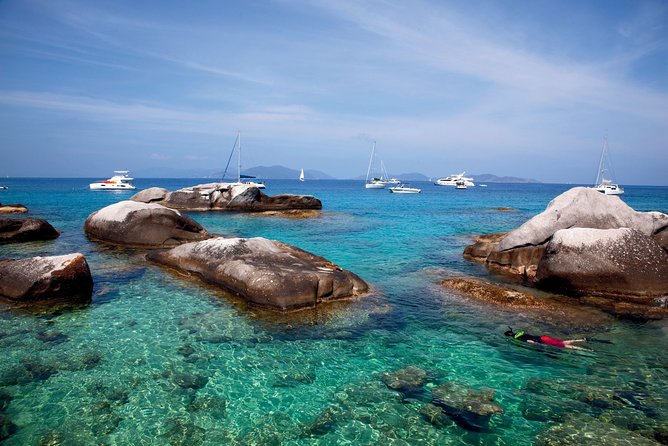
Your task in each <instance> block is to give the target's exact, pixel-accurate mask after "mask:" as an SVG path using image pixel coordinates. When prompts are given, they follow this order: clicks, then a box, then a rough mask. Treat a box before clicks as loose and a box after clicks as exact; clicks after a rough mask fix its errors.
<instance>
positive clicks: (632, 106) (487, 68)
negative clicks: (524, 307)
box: [0, 0, 668, 185]
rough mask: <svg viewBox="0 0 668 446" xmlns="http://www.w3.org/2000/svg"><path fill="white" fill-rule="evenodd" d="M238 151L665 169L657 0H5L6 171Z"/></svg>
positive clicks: (586, 175)
mask: <svg viewBox="0 0 668 446" xmlns="http://www.w3.org/2000/svg"><path fill="white" fill-rule="evenodd" d="M237 132H241V138H242V150H243V151H242V164H243V166H245V167H253V166H259V165H263V166H270V165H283V166H286V167H290V168H293V169H301V168H305V169H307V170H308V169H317V170H321V171H323V172H326V173H328V174H330V175H332V176H335V177H338V178H353V177H357V176H359V175H363V174H365V173H366V169H367V166H368V162H369V156H370V153H371V147H372V144H373V141H376V143H377V148H376V151H377V157H378V158H379V159H382V160H383V161H384V164H385V166H386V167H387V169H388V171H389V172H390V173H391V174H399V173H408V172H420V173H423V174H425V175H427V176H430V177H439V176H446V175H449V174H452V173H457V172H461V171H466V172H468V173H493V174H496V175H500V176H502V175H510V176H518V177H525V178H535V179H537V180H539V181H543V182H551V183H583V184H588V183H592V182H593V181H594V179H595V178H596V174H597V167H598V162H599V157H600V154H601V148H602V145H603V138H604V137H605V136H606V135H607V137H608V142H609V153H610V157H611V159H612V164H613V166H614V169H615V172H614V173H615V178H614V179H615V180H616V181H618V182H619V183H620V184H622V185H624V184H626V185H628V184H647V185H668V2H666V1H663V0H658V1H644V0H628V1H615V0H591V1H586V2H583V1H574V0H573V1H568V0H555V1H550V0H542V1H528V0H521V1H520V0H505V1H503V2H498V1H495V0H490V1H485V0H471V1H444V0H434V1H420V0H410V1H385V0H379V1H377V0H372V1H365V0H351V1H348V0H308V1H307V0H275V1H269V0H267V1H254V0H246V1H214V0H199V1H195V2H183V1H162V0H161V1H157V0H145V1H141V2H137V1H134V0H133V1H126V0H113V1H100V0H85V1H84V0H81V1H78V0H72V1H69V0H0V177H3V176H47V177H102V176H103V177H107V176H110V175H111V173H112V171H113V170H118V169H129V170H131V173H133V174H135V175H134V176H137V177H138V176H140V174H141V173H144V174H146V175H147V176H149V175H150V173H151V172H158V171H160V172H166V171H173V172H175V173H178V172H183V171H186V170H192V171H195V170H201V171H220V170H222V169H223V168H224V166H225V164H226V162H227V158H228V156H229V152H230V150H231V148H232V146H233V144H234V140H235V138H236V134H237Z"/></svg>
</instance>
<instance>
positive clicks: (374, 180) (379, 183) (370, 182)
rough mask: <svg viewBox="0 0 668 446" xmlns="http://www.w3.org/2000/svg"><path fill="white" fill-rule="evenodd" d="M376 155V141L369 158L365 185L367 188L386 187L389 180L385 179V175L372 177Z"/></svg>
mask: <svg viewBox="0 0 668 446" xmlns="http://www.w3.org/2000/svg"><path fill="white" fill-rule="evenodd" d="M375 156H376V141H374V142H373V147H372V148H371V158H369V168H368V169H367V171H366V180H365V182H364V187H365V188H366V189H385V186H387V181H385V180H383V176H382V175H381V176H380V177H371V179H369V176H370V175H371V166H373V159H374V157H375Z"/></svg>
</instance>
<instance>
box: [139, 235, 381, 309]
mask: <svg viewBox="0 0 668 446" xmlns="http://www.w3.org/2000/svg"><path fill="white" fill-rule="evenodd" d="M147 257H148V259H149V260H152V261H154V262H157V263H160V264H162V265H166V266H169V267H172V268H175V269H177V270H179V271H184V272H187V273H191V274H196V275H198V276H200V277H201V278H202V279H204V280H205V281H207V282H210V283H213V284H215V285H218V286H220V287H222V288H224V289H226V290H229V291H232V292H234V293H237V294H238V295H239V296H241V297H242V298H244V299H245V300H246V301H248V302H251V303H253V304H257V305H261V306H267V307H271V308H275V309H280V310H291V309H299V308H305V307H314V306H316V305H318V304H320V303H322V302H327V301H332V300H338V299H344V298H349V297H354V296H359V295H360V294H362V293H365V292H366V291H367V289H368V286H367V284H366V283H365V282H364V281H363V280H362V279H360V278H359V277H358V276H357V275H355V274H353V273H352V272H350V271H345V270H343V269H342V268H340V267H339V266H337V265H335V264H333V263H331V262H330V261H328V260H327V259H325V258H323V257H318V256H316V255H313V254H310V253H308V252H306V251H303V250H301V249H299V248H296V247H294V246H290V245H287V244H284V243H281V242H278V241H272V240H267V239H264V238H250V239H243V238H229V239H226V238H220V237H219V238H214V239H210V240H205V241H202V242H195V243H187V244H185V245H181V246H178V247H176V248H173V249H171V250H168V251H160V252H157V251H156V252H152V253H149V254H148V256H147Z"/></svg>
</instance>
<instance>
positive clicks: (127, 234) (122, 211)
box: [84, 200, 210, 248]
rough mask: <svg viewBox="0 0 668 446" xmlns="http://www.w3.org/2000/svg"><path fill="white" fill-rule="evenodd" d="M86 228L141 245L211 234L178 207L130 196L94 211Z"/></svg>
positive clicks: (106, 237)
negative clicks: (134, 199) (135, 198)
mask: <svg viewBox="0 0 668 446" xmlns="http://www.w3.org/2000/svg"><path fill="white" fill-rule="evenodd" d="M84 230H85V231H86V234H87V235H88V236H89V237H91V238H93V239H96V240H100V241H103V242H107V243H112V244H119V245H128V246H139V247H158V248H165V247H172V246H177V245H179V244H181V243H185V242H192V241H197V240H204V239H207V238H209V237H210V236H209V233H208V232H207V231H206V230H205V229H204V228H203V227H202V226H201V225H200V224H199V223H197V222H196V221H195V220H193V219H192V218H190V217H187V216H185V215H181V213H180V212H178V211H176V210H174V209H169V208H166V207H164V206H161V205H159V204H155V203H140V202H137V201H129V200H126V201H120V202H118V203H115V204H112V205H110V206H107V207H105V208H102V209H100V210H99V211H97V212H93V213H92V214H90V215H89V216H88V218H87V219H86V222H85V223H84Z"/></svg>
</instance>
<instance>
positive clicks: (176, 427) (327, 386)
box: [0, 178, 668, 446]
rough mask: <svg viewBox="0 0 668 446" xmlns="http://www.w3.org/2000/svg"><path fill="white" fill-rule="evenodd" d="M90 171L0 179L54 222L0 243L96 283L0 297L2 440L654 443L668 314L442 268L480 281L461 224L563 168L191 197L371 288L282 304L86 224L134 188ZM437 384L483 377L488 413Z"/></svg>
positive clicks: (499, 227) (545, 190)
mask: <svg viewBox="0 0 668 446" xmlns="http://www.w3.org/2000/svg"><path fill="white" fill-rule="evenodd" d="M93 180H96V179H94V178H91V179H82V178H76V179H63V178H58V179H46V178H7V179H2V181H0V184H2V185H5V186H8V187H9V188H8V189H7V190H0V202H1V203H3V204H11V203H20V204H23V205H25V206H27V207H28V208H29V213H28V214H27V215H26V214H24V215H23V216H30V217H38V218H43V219H46V220H48V221H49V222H50V223H51V224H52V225H53V226H54V227H55V228H56V229H58V230H59V231H61V232H62V235H61V236H60V237H59V238H58V239H56V240H53V241H46V242H34V243H21V244H8V245H0V258H2V259H5V258H26V257H32V256H48V255H61V254H66V253H74V252H80V253H82V254H84V255H85V256H86V259H87V261H88V263H89V265H90V268H91V271H92V275H93V279H94V282H95V287H94V294H93V299H92V302H91V303H90V304H88V305H83V306H75V307H70V308H59V309H57V310H44V309H39V310H17V309H14V308H11V307H10V306H7V305H3V306H1V307H0V358H2V359H1V360H0V421H1V423H0V432H1V433H2V435H1V436H0V443H2V445H3V446H4V445H8V446H9V445H12V446H14V445H244V446H246V445H295V446H297V445H383V446H390V445H513V446H518V445H532V444H545V445H547V444H549V445H559V444H564V445H565V444H569V445H570V444H578V441H579V440H578V439H583V438H590V439H593V440H591V441H592V443H589V444H615V445H621V444H624V445H626V444H629V445H635V444H668V443H667V441H668V440H667V439H668V354H666V347H667V346H668V321H645V322H641V321H632V320H622V319H618V318H614V317H611V316H609V315H606V314H604V313H600V312H598V311H593V312H591V311H590V312H589V313H587V314H590V316H588V319H587V323H581V322H575V321H570V320H563V319H561V320H560V319H559V318H549V317H547V318H546V317H540V316H537V315H536V314H533V313H530V312H522V311H518V310H512V311H507V310H504V309H501V308H498V307H494V306H488V305H484V304H480V303H476V302H473V301H471V300H469V299H467V298H466V297H464V296H461V295H459V294H457V293H455V292H453V291H449V290H447V289H445V288H443V287H442V286H441V285H439V283H440V282H441V281H442V280H443V279H446V278H450V277H458V276H474V277H482V278H491V276H490V275H489V273H488V272H487V271H486V270H485V268H484V267H482V266H481V265H479V264H476V263H473V262H470V261H467V260H465V259H464V258H463V257H462V252H463V250H464V247H465V246H466V245H468V244H470V243H471V238H472V237H474V236H476V235H479V234H485V233H498V232H504V231H508V230H511V229H513V228H516V227H517V226H519V225H520V224H522V223H523V222H525V221H526V220H528V219H529V218H531V217H533V216H534V215H536V214H538V213H539V212H541V211H542V210H544V209H545V207H546V206H547V204H548V203H549V202H550V200H552V199H553V198H555V197H556V196H558V195H559V194H561V193H562V192H564V191H566V190H568V189H569V188H571V187H574V185H567V184H498V183H489V184H488V185H487V187H478V186H477V187H474V188H469V189H467V190H456V189H455V188H451V187H439V186H435V185H433V184H431V183H427V182H413V183H411V186H414V187H420V188H422V193H420V194H415V195H395V194H392V193H389V191H388V190H367V189H365V188H364V186H363V183H362V182H361V181H352V180H351V181H346V180H337V181H334V180H332V181H329V180H327V181H326V180H322V181H315V180H312V181H308V180H307V181H304V182H299V181H297V180H267V181H266V183H267V189H266V191H265V192H266V193H267V194H269V195H275V194H281V193H292V194H309V195H314V196H315V197H317V198H319V199H320V200H321V201H322V203H323V210H322V213H321V215H320V216H319V217H315V218H309V219H288V218H283V217H277V216H262V215H254V214H244V213H229V212H208V213H189V214H188V215H190V216H191V217H192V218H193V219H195V220H197V221H198V222H199V223H200V224H202V225H203V226H204V227H205V228H206V229H207V230H208V231H209V232H211V233H215V234H220V235H225V236H239V237H266V238H269V239H274V240H280V241H282V242H285V243H289V244H292V245H295V246H297V247H299V248H302V249H305V250H307V251H310V252H312V253H314V254H317V255H320V256H324V257H326V258H327V259H329V260H331V261H332V262H335V263H337V264H338V265H340V266H341V267H343V268H345V269H348V270H351V271H353V272H355V273H357V274H358V275H359V276H361V277H362V278H363V279H364V280H365V281H367V282H368V283H369V284H370V285H371V292H370V293H369V295H368V296H365V297H363V298H360V299H356V300H353V301H347V302H344V303H340V304H333V305H328V306H323V307H321V308H318V309H315V310H306V311H300V312H297V313H292V314H288V315H282V314H278V313H274V312H271V311H266V310H261V309H258V308H254V307H249V306H247V305H246V304H244V303H243V302H242V301H240V299H238V298H237V297H236V296H233V295H230V294H229V293H226V292H224V291H222V290H219V289H217V288H215V287H212V286H210V285H207V284H205V283H203V282H201V281H199V280H198V279H197V278H193V277H186V276H182V275H179V274H176V273H175V272H173V271H170V270H166V269H163V268H161V267H159V266H157V265H155V264H151V263H149V262H148V261H147V260H145V258H144V255H145V253H146V252H145V251H143V250H138V249H128V248H120V247H112V246H106V245H103V244H100V243H98V242H94V241H90V240H88V239H87V237H86V235H85V234H84V231H83V224H84V221H85V220H86V218H87V217H88V215H90V214H91V213H92V212H94V211H96V210H98V209H101V208H103V207H105V206H107V205H110V204H112V203H115V202H118V201H121V200H126V199H128V198H129V197H131V196H132V195H133V192H129V191H128V192H126V191H122V192H111V191H90V190H89V188H88V184H89V183H90V182H92V181H93ZM207 181H210V180H202V179H136V180H135V182H134V183H135V185H136V186H137V191H138V190H141V189H144V188H148V187H152V186H158V187H164V188H166V189H169V190H175V189H178V188H182V187H186V186H192V185H195V184H200V183H203V182H207ZM625 190H626V193H625V194H624V195H623V196H622V197H621V199H622V200H624V201H625V202H626V203H627V204H629V205H630V206H631V207H633V208H634V209H636V210H638V211H661V212H664V213H668V187H645V186H626V187H625ZM491 279H492V280H496V279H495V278H491ZM583 311H584V310H583ZM508 326H511V327H513V328H514V329H515V330H518V329H524V330H526V331H529V332H531V333H535V334H549V335H551V336H555V337H562V338H576V337H577V338H579V337H583V336H586V337H587V338H589V339H591V342H589V343H587V344H586V346H587V348H588V349H589V350H588V351H571V350H561V349H556V348H552V347H542V348H539V347H531V346H528V345H518V344H517V343H515V342H513V341H512V340H510V338H507V337H505V336H504V335H503V332H504V331H505V330H507V327H508ZM408 366H413V367H418V368H420V369H422V370H424V371H425V376H426V378H425V381H426V382H425V383H424V385H423V386H422V388H420V389H419V390H418V391H413V392H410V393H406V392H404V393H401V392H398V391H396V390H393V389H391V388H389V387H388V386H387V385H386V384H385V383H384V378H386V377H387V376H391V375H387V374H392V373H393V372H395V371H397V370H400V369H403V368H405V367H408ZM413 370H415V369H413ZM385 381H386V380H385ZM444 383H453V384H454V385H456V386H458V388H460V389H468V390H465V391H464V392H463V393H464V397H466V395H467V394H470V395H476V394H477V391H479V390H481V389H491V390H486V391H485V392H486V394H487V395H490V394H491V392H492V391H493V395H494V401H495V402H496V403H497V404H498V405H499V406H500V407H502V408H503V413H498V414H495V415H492V416H491V417H490V418H489V420H488V421H487V422H485V420H482V422H481V423H480V425H477V426H471V425H470V424H468V423H466V422H463V421H462V417H460V416H458V415H457V413H452V412H451V413H450V414H449V415H446V414H445V413H442V412H441V411H433V410H430V409H433V407H434V406H430V404H431V399H432V395H431V391H432V390H433V389H435V388H437V387H438V386H441V385H443V384H444ZM460 393H461V392H460ZM569 441H570V442H569Z"/></svg>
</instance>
